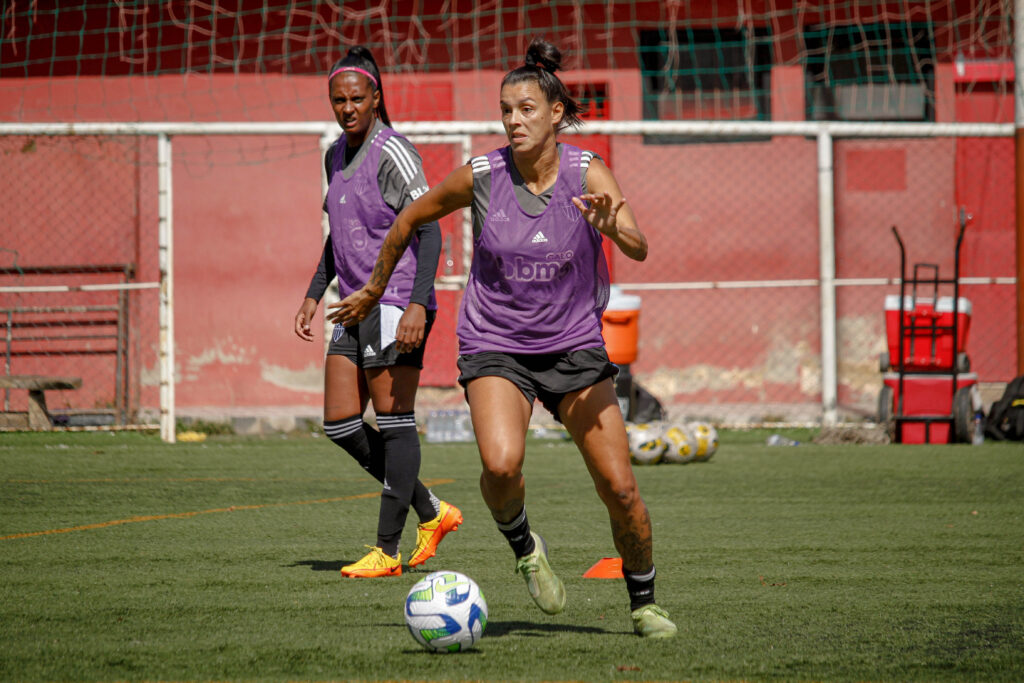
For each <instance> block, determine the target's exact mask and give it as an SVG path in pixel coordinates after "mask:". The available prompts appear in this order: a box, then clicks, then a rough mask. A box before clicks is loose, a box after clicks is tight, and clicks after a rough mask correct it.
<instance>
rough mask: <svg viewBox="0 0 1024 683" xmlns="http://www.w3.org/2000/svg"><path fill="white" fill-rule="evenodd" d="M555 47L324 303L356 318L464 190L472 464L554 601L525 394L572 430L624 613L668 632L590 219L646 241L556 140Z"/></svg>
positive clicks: (464, 314)
mask: <svg viewBox="0 0 1024 683" xmlns="http://www.w3.org/2000/svg"><path fill="white" fill-rule="evenodd" d="M560 62H561V54H560V53H559V51H558V50H557V49H556V48H555V47H554V46H553V45H551V44H550V43H547V42H544V41H542V40H534V41H533V43H531V45H530V48H529V50H528V52H527V54H526V64H525V65H524V66H521V67H519V68H517V69H514V70H512V71H510V72H509V73H508V74H506V75H505V78H504V80H503V81H502V85H501V118H502V123H503V124H504V128H505V133H506V135H507V137H508V140H509V144H508V146H506V147H503V148H501V149H497V150H495V151H493V152H490V153H489V154H487V155H485V156H481V157H476V158H475V159H472V160H471V162H470V164H468V165H466V166H463V167H461V168H458V169H456V170H455V171H454V172H452V173H451V175H449V176H448V177H447V178H446V179H445V180H444V181H443V182H442V183H441V184H440V185H438V186H437V187H435V188H434V189H432V190H431V191H430V192H428V193H427V194H426V195H424V196H423V197H420V198H419V199H417V200H416V201H415V202H413V203H412V204H411V205H409V206H408V207H406V208H405V209H404V210H403V211H402V212H401V213H400V214H399V215H398V218H397V219H396V220H395V223H394V225H392V227H391V230H390V232H389V233H388V235H387V237H386V238H385V240H384V244H383V247H382V249H381V253H380V256H379V257H378V259H377V263H376V266H375V268H374V272H373V275H372V277H370V278H369V280H368V281H367V283H366V285H364V286H363V287H362V288H361V289H359V290H357V291H355V292H354V293H352V294H351V295H349V296H348V297H347V298H345V299H344V300H343V301H341V302H340V303H339V304H335V305H334V306H335V307H336V309H337V310H335V311H334V312H333V313H331V314H330V318H331V319H333V320H339V321H341V322H342V323H345V322H346V321H356V320H363V319H365V316H366V315H367V314H368V313H369V312H370V311H371V310H372V308H373V306H374V305H375V304H376V302H377V301H378V300H380V298H381V297H382V296H384V295H385V292H386V291H387V289H386V287H387V286H388V284H387V283H388V281H389V278H391V277H392V272H393V270H394V268H395V265H396V264H400V260H399V259H400V257H401V256H402V254H403V252H404V251H405V249H406V245H407V244H409V243H410V241H411V239H412V235H413V232H414V231H415V230H416V229H417V227H418V226H421V225H424V224H426V223H428V222H430V221H434V220H437V219H438V218H440V217H442V216H444V215H446V214H449V213H451V212H452V211H455V210H456V209H459V208H463V207H467V206H471V207H472V213H473V221H474V252H473V263H472V267H471V270H470V275H469V282H468V284H467V285H466V291H465V294H464V296H463V299H462V308H461V310H460V312H459V322H458V337H459V353H460V356H459V370H460V377H459V382H460V383H461V384H462V386H463V387H464V388H465V391H466V398H467V400H468V402H469V407H470V412H471V414H472V419H473V428H474V430H475V431H476V438H477V443H478V446H479V449H480V458H481V461H482V463H483V473H482V475H481V477H480V490H481V492H482V493H483V498H484V501H485V502H486V503H487V506H488V507H489V508H490V510H491V514H492V515H493V517H494V519H495V521H496V522H497V524H498V528H499V529H500V530H501V532H502V533H503V534H504V535H505V537H506V538H507V539H508V542H509V545H510V546H511V547H512V550H513V552H514V553H515V556H516V571H517V572H518V573H520V574H522V575H523V577H524V578H525V580H526V584H527V588H528V589H529V592H530V595H531V596H532V597H533V599H534V601H535V602H536V603H537V605H538V606H539V607H540V608H541V609H542V610H543V611H545V612H547V613H549V614H555V613H558V612H560V611H561V610H562V609H563V607H564V606H565V589H564V587H563V585H562V582H561V580H560V579H559V578H558V577H557V576H556V575H555V574H554V572H553V571H552V570H551V567H550V565H549V563H548V558H547V547H546V544H545V542H544V540H543V539H542V538H541V537H540V536H539V535H538V534H536V533H535V532H533V531H531V529H530V524H529V521H528V519H527V515H526V508H525V500H526V489H525V483H524V479H523V474H522V467H523V460H524V457H525V450H526V432H527V428H528V426H529V422H530V415H531V412H532V409H533V401H534V399H540V401H541V403H542V404H543V405H544V407H545V408H547V409H548V410H550V411H551V412H552V413H553V414H554V415H555V417H556V418H558V419H559V420H561V422H562V423H563V424H564V425H565V426H566V428H567V429H568V430H569V433H570V434H571V435H572V437H573V439H574V440H575V442H576V445H577V447H578V448H579V449H580V452H581V453H582V455H583V458H584V460H585V462H586V464H587V468H588V469H589V471H590V474H591V477H592V478H593V480H594V484H595V486H596V488H597V493H598V495H599V496H600V498H601V500H602V501H603V502H604V504H605V506H606V507H607V509H608V515H609V517H610V519H611V527H612V536H613V538H614V542H615V547H616V548H617V550H618V552H619V554H620V555H621V556H622V562H623V569H624V573H625V577H626V586H627V588H628V590H629V596H630V609H631V611H632V620H633V628H634V630H635V631H636V633H638V634H639V635H641V636H643V637H650V638H666V637H671V636H672V635H674V634H675V632H676V627H675V624H673V623H672V622H671V621H670V620H669V618H668V614H667V613H666V612H665V611H664V610H662V609H661V608H660V607H658V606H657V605H656V604H655V603H654V562H653V560H652V551H651V521H650V517H649V516H648V513H647V507H646V505H645V504H644V502H643V500H642V499H641V498H640V494H639V492H638V490H637V484H636V480H635V479H634V477H633V471H632V468H631V466H630V463H629V449H628V445H627V439H626V430H625V425H624V423H623V420H622V414H621V412H620V411H619V407H618V402H617V401H616V398H615V391H614V388H613V385H612V377H613V376H614V375H615V373H616V367H615V366H614V365H612V364H611V363H610V362H608V356H607V354H606V353H605V350H604V340H603V338H602V336H601V313H602V312H603V310H604V307H605V305H606V304H607V300H608V271H607V265H606V263H605V260H604V255H603V252H602V250H601V235H602V234H603V235H605V236H607V237H608V238H609V239H611V240H612V241H613V242H614V243H615V244H616V245H617V246H618V247H619V249H620V250H622V252H623V253H624V254H625V255H626V256H628V257H630V258H632V259H636V260H643V259H644V258H646V256H647V241H646V239H645V238H644V236H643V234H642V233H641V232H640V231H639V230H638V229H637V225H636V218H635V217H634V215H633V212H632V210H631V209H630V208H629V206H627V205H626V201H625V199H623V197H622V192H621V191H620V190H619V186H618V183H616V181H615V179H614V177H612V174H611V172H610V171H609V170H608V167H607V166H605V164H604V163H603V162H602V161H601V160H600V159H599V158H597V157H595V156H594V155H593V153H591V152H585V151H582V150H580V149H578V148H576V147H572V146H570V145H567V144H560V143H558V142H557V141H556V136H557V134H558V132H559V131H560V130H561V129H563V128H564V127H566V126H570V125H579V124H580V123H581V121H580V119H579V115H578V112H579V105H578V104H577V103H576V102H575V101H574V100H573V99H572V98H571V97H570V96H569V93H568V91H567V90H566V88H565V85H564V84H563V83H562V82H561V80H559V78H558V77H557V76H555V74H554V72H555V70H556V69H558V68H559V66H560Z"/></svg>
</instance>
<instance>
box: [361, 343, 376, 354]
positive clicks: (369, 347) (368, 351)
mask: <svg viewBox="0 0 1024 683" xmlns="http://www.w3.org/2000/svg"><path fill="white" fill-rule="evenodd" d="M363 355H364V356H376V355H377V354H376V353H375V352H374V350H373V347H372V346H370V345H369V344H367V345H366V348H365V349H363Z"/></svg>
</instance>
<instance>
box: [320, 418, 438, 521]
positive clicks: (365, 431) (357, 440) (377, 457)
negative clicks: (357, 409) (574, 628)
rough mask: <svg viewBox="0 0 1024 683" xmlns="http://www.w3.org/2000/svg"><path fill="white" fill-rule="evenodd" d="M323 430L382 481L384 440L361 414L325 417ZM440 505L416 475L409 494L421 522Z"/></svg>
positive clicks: (435, 513) (434, 514) (429, 518)
mask: <svg viewBox="0 0 1024 683" xmlns="http://www.w3.org/2000/svg"><path fill="white" fill-rule="evenodd" d="M324 433H325V434H327V438H329V439H330V440H331V441H333V442H334V443H336V444H337V445H339V446H341V447H342V448H343V449H344V450H345V452H346V453H348V454H349V455H351V456H352V457H353V458H354V459H355V461H356V462H357V463H359V466H360V467H362V468H363V469H364V470H366V471H367V472H369V473H370V476H372V477H373V478H374V479H376V480H377V481H379V482H380V483H382V484H383V483H384V440H383V439H382V438H381V436H380V432H378V431H377V430H376V429H374V428H373V427H371V426H370V425H368V424H366V422H364V421H363V418H362V416H360V415H353V416H352V417H346V418H344V419H341V420H324ZM440 506H441V502H440V501H439V500H438V499H437V496H435V495H434V494H433V492H432V491H431V490H430V489H428V488H427V487H426V486H424V485H423V484H422V483H421V482H420V481H419V480H418V479H417V480H416V486H415V489H414V490H413V494H412V507H413V509H414V510H415V511H416V515H417V517H419V520H420V523H423V522H429V521H430V520H432V519H434V518H435V517H437V514H438V512H439V511H440Z"/></svg>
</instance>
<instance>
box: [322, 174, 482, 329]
mask: <svg viewBox="0 0 1024 683" xmlns="http://www.w3.org/2000/svg"><path fill="white" fill-rule="evenodd" d="M472 202H473V168H472V167H471V166H470V165H469V164H466V165H465V166H460V167H459V168H457V169H455V170H454V171H452V172H451V173H450V174H449V175H448V177H447V178H445V179H444V180H443V181H441V182H440V183H439V184H438V185H436V186H434V187H433V188H432V189H431V190H429V191H428V192H427V193H426V194H425V195H423V196H422V197H420V198H419V199H417V200H416V201H414V202H413V203H412V204H410V205H409V206H407V207H405V208H404V209H402V212H401V213H399V214H398V216H397V217H396V218H395V222H394V223H392V224H391V229H390V230H389V231H388V234H387V236H386V237H385V238H384V243H383V244H382V245H381V248H380V253H379V254H377V264H376V265H375V266H374V267H373V273H372V274H371V275H370V280H369V281H368V282H367V283H366V284H365V285H363V287H362V289H359V290H358V291H355V292H352V293H351V294H349V295H348V296H347V297H345V298H344V299H343V300H341V301H339V302H338V303H336V304H331V305H330V306H329V308H331V309H333V312H331V313H330V314H329V315H328V316H327V319H328V320H330V321H331V322H333V323H340V324H341V325H342V326H344V327H348V326H349V325H354V324H356V323H358V322H359V321H360V320H362V319H363V318H365V317H366V315H367V313H369V311H370V309H371V308H373V307H374V306H375V305H376V304H377V302H378V301H380V298H381V297H382V296H383V295H384V289H385V288H386V287H387V284H388V281H389V280H390V279H391V274H392V273H393V272H394V270H395V266H397V265H398V260H399V259H400V258H402V254H404V253H405V250H406V248H408V246H409V242H411V241H412V236H413V233H415V232H416V229H417V228H418V227H419V226H421V225H423V224H424V223H429V222H430V221H436V220H439V219H441V218H443V217H444V216H447V215H448V214H450V213H451V212H453V211H456V210H458V209H462V208H465V207H467V206H469V205H470V204H472Z"/></svg>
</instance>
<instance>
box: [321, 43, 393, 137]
mask: <svg viewBox="0 0 1024 683" xmlns="http://www.w3.org/2000/svg"><path fill="white" fill-rule="evenodd" d="M339 71H355V72H356V73H360V74H362V75H363V76H365V77H366V80H368V81H369V82H370V87H371V88H373V90H375V91H377V92H379V93H380V103H379V104H378V105H377V109H376V113H377V118H379V119H380V120H381V121H383V122H384V125H385V126H388V127H390V126H391V118H390V117H389V116H388V110H387V107H385V106H384V84H383V83H382V82H381V80H380V69H378V68H377V62H376V61H375V60H374V58H373V55H372V54H371V53H370V51H369V50H368V49H366V48H365V47H363V46H362V45H356V46H355V47H353V48H350V49H349V51H348V54H347V55H345V56H344V57H342V58H341V59H339V60H338V61H336V62H335V63H334V66H332V67H331V70H330V71H329V72H328V76H327V86H328V87H330V83H331V79H332V78H334V77H335V76H336V75H337V74H338V72H339Z"/></svg>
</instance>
